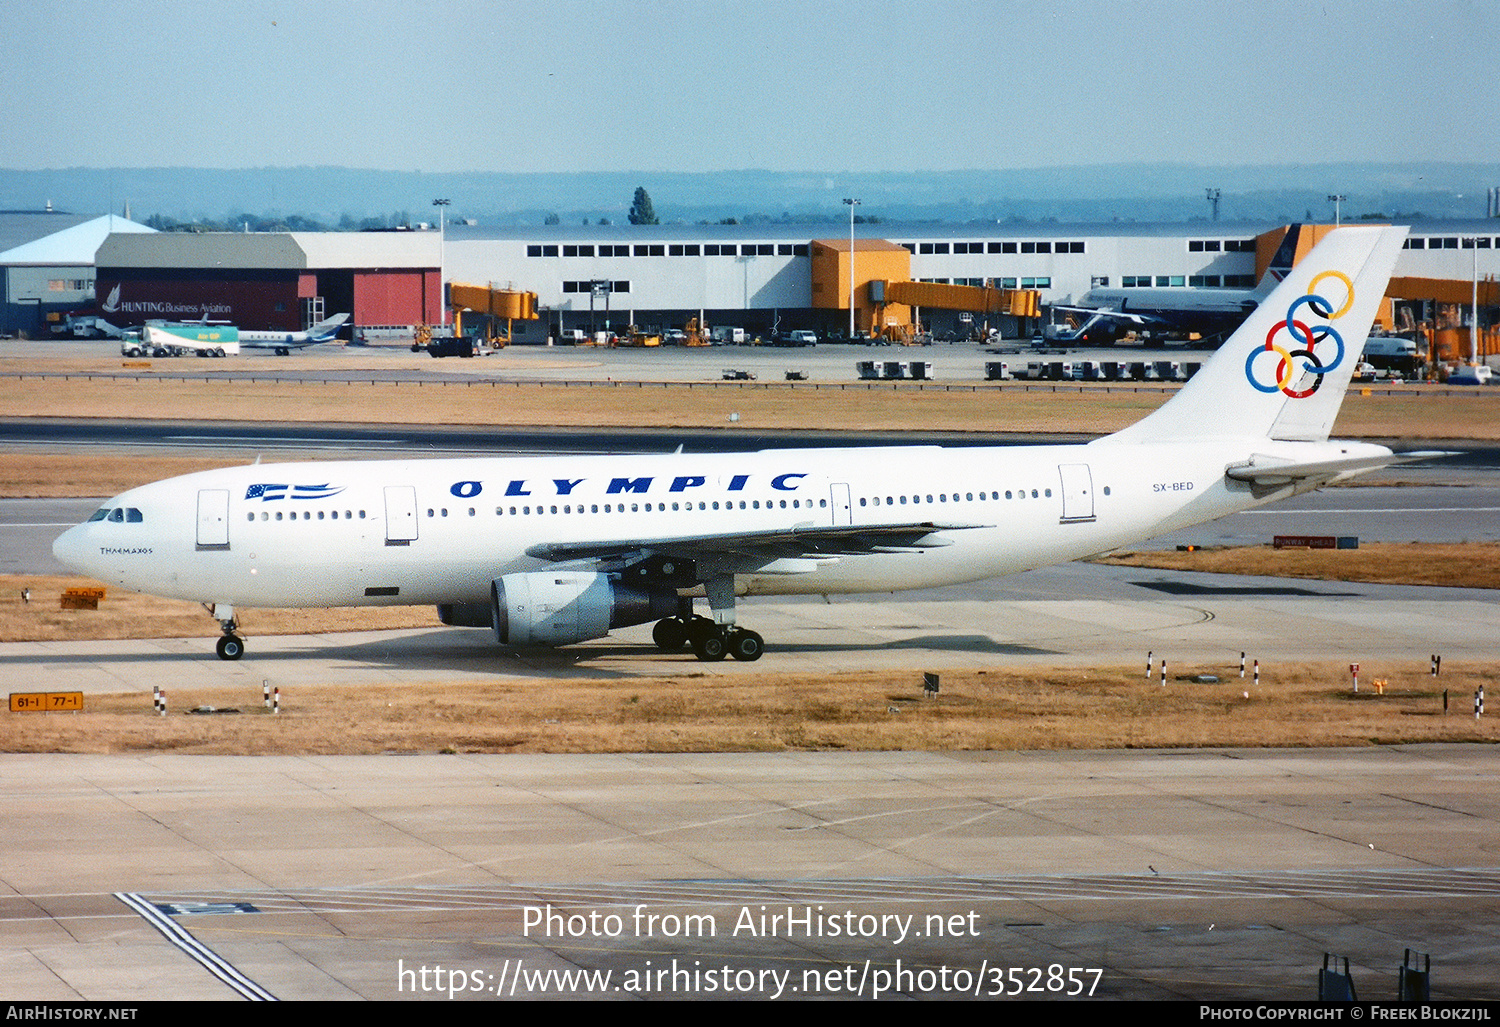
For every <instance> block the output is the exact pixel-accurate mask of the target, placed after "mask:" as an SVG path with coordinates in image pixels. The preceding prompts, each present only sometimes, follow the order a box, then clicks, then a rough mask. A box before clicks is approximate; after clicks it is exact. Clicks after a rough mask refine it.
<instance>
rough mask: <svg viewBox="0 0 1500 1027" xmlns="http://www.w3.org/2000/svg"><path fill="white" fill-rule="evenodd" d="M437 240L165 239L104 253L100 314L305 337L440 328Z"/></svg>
mask: <svg viewBox="0 0 1500 1027" xmlns="http://www.w3.org/2000/svg"><path fill="white" fill-rule="evenodd" d="M441 249H442V245H441V239H440V238H439V235H438V233H436V232H244V233H241V232H202V233H197V232H160V233H157V234H154V235H149V236H135V235H111V236H110V237H109V238H108V239H106V240H104V243H103V245H101V246H100V247H99V254H98V268H99V270H98V284H97V293H98V296H99V308H100V311H101V313H103V315H104V316H105V317H106V318H109V319H110V321H111V323H113V324H116V325H120V326H121V327H124V326H127V325H138V324H142V323H144V322H145V321H147V320H150V319H153V318H161V319H166V320H173V319H176V320H193V319H196V318H200V317H206V318H209V319H210V320H214V321H229V322H232V323H233V324H235V325H237V326H239V327H240V328H248V329H253V330H262V329H271V330H275V331H298V330H300V329H302V328H306V327H307V326H308V325H310V324H312V323H314V322H316V321H320V320H322V319H323V318H324V317H327V316H329V315H332V314H341V313H346V312H347V313H351V314H353V316H354V318H353V319H354V321H355V323H356V324H361V325H386V324H405V325H411V324H415V323H419V322H422V321H424V320H425V321H427V322H428V323H433V324H435V323H437V321H438V315H439V311H440V309H441V308H440V303H441V295H442V291H441V285H440V276H439V271H438V268H439V258H440V255H441Z"/></svg>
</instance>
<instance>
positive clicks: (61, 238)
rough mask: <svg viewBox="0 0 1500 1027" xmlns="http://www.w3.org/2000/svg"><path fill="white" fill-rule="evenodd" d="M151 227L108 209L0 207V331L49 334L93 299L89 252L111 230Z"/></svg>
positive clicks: (129, 231)
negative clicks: (70, 210)
mask: <svg viewBox="0 0 1500 1027" xmlns="http://www.w3.org/2000/svg"><path fill="white" fill-rule="evenodd" d="M152 231H153V230H152V229H150V228H147V227H146V226H145V225H141V224H137V223H136V222H134V221H131V220H129V219H127V218H122V217H115V216H113V215H110V214H104V215H94V214H67V213H64V212H62V211H57V210H52V209H50V208H49V209H47V210H37V211H0V335H26V336H30V337H33V338H37V337H41V336H45V335H47V334H49V328H50V326H51V325H52V324H53V323H56V322H57V320H58V319H60V318H61V317H62V316H63V315H65V314H67V313H68V312H69V311H74V310H82V309H86V308H90V307H92V306H93V304H94V267H95V265H94V254H95V253H96V252H97V251H98V249H99V244H100V243H102V242H103V241H104V239H105V237H107V236H108V235H110V234H111V233H116V232H117V233H121V234H122V235H124V234H132V233H146V234H149V233H151V232H152Z"/></svg>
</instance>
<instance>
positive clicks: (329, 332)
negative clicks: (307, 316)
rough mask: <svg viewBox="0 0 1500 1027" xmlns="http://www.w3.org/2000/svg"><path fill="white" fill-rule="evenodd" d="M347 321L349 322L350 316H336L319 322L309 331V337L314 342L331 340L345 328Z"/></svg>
mask: <svg viewBox="0 0 1500 1027" xmlns="http://www.w3.org/2000/svg"><path fill="white" fill-rule="evenodd" d="M347 320H349V315H348V314H334V315H333V316H332V317H330V318H327V319H326V320H323V321H319V322H318V323H317V324H315V325H313V326H312V327H311V328H309V329H308V330H307V337H308V338H309V339H311V340H312V341H313V342H322V341H323V340H324V339H331V338H333V337H334V335H335V334H336V333H337V332H338V330H339V329H340V328H342V327H343V326H344V322H345V321H347Z"/></svg>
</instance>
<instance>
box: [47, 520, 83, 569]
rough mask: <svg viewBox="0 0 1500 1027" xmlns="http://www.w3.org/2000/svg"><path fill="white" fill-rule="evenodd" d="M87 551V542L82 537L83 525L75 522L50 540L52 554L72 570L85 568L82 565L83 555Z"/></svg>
mask: <svg viewBox="0 0 1500 1027" xmlns="http://www.w3.org/2000/svg"><path fill="white" fill-rule="evenodd" d="M88 551H89V545H88V542H87V541H86V540H85V539H84V525H82V524H75V525H74V526H73V527H71V528H69V529H68V530H67V531H65V532H63V533H62V534H61V535H59V536H57V538H56V539H54V540H53V542H52V555H53V556H55V557H56V558H57V560H58V562H60V563H63V564H66V565H67V566H69V567H72V568H73V569H74V570H79V571H81V570H86V569H87V568H85V567H84V556H85V554H86V553H87V552H88Z"/></svg>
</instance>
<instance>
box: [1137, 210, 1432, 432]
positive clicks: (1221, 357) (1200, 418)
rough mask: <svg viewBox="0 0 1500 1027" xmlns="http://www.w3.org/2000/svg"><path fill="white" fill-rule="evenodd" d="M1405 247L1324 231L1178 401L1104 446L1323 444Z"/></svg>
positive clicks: (1396, 240) (1400, 235) (1380, 231)
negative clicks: (1227, 441)
mask: <svg viewBox="0 0 1500 1027" xmlns="http://www.w3.org/2000/svg"><path fill="white" fill-rule="evenodd" d="M1289 234H1290V233H1289ZM1405 238H1406V229H1405V228H1378V227H1357V228H1340V229H1336V230H1335V231H1333V232H1330V233H1329V234H1328V235H1327V236H1326V237H1325V238H1324V239H1323V241H1322V242H1320V243H1319V244H1318V245H1317V247H1316V248H1314V249H1313V251H1312V252H1311V253H1309V254H1308V255H1307V256H1306V257H1305V258H1303V260H1302V261H1301V262H1300V263H1299V264H1298V265H1297V266H1296V267H1295V268H1293V269H1292V270H1291V271H1290V272H1289V273H1288V274H1287V275H1286V277H1285V278H1284V279H1283V280H1282V281H1281V282H1280V283H1279V284H1278V285H1277V286H1276V287H1275V288H1274V289H1273V290H1272V291H1271V293H1270V294H1269V295H1268V296H1267V297H1266V299H1265V301H1264V302H1262V303H1261V304H1260V306H1258V307H1257V308H1256V309H1255V310H1254V311H1253V312H1252V313H1251V314H1250V316H1249V317H1248V318H1247V319H1246V320H1245V323H1244V324H1242V325H1240V327H1239V329H1238V330H1236V331H1235V333H1234V334H1233V335H1231V336H1230V337H1229V339H1228V341H1227V342H1225V343H1224V345H1223V346H1221V347H1219V350H1218V352H1217V353H1215V354H1214V356H1213V358H1212V359H1210V360H1209V361H1208V363H1206V364H1204V365H1203V369H1202V370H1200V371H1199V372H1198V373H1197V374H1196V375H1194V376H1193V378H1192V380H1191V381H1189V382H1188V383H1187V384H1186V385H1184V386H1183V387H1182V390H1181V391H1180V392H1179V393H1178V394H1177V395H1176V396H1174V397H1173V398H1172V399H1171V400H1169V401H1168V402H1167V403H1166V404H1165V405H1164V406H1162V407H1160V408H1159V409H1157V410H1156V411H1155V412H1154V413H1152V414H1151V415H1149V416H1148V417H1146V418H1144V419H1143V420H1141V421H1139V422H1137V423H1136V424H1133V425H1131V426H1130V427H1129V428H1126V429H1125V430H1124V431H1121V432H1118V433H1116V434H1115V435H1112V436H1110V438H1111V440H1113V441H1120V442H1181V441H1185V440H1190V439H1196V438H1202V437H1205V436H1256V437H1268V438H1274V439H1285V440H1288V441H1323V440H1326V439H1327V438H1328V433H1329V432H1330V431H1331V430H1332V428H1333V422H1334V419H1335V418H1336V417H1337V416H1338V412H1339V406H1340V404H1342V403H1343V400H1344V393H1345V391H1346V390H1347V389H1348V387H1349V379H1350V377H1351V376H1352V375H1353V373H1354V365H1355V364H1356V363H1357V362H1358V360H1359V354H1360V349H1361V347H1363V345H1364V342H1365V339H1366V338H1367V337H1368V336H1369V334H1370V325H1371V323H1372V322H1373V321H1374V319H1375V312H1376V310H1377V308H1378V307H1379V305H1380V301H1381V299H1382V298H1383V297H1384V295H1385V290H1386V285H1387V283H1388V282H1389V280H1390V276H1391V271H1392V270H1393V269H1394V268H1395V266H1396V257H1397V256H1398V255H1399V253H1400V251H1401V244H1402V241H1403V240H1404V239H1405Z"/></svg>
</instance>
